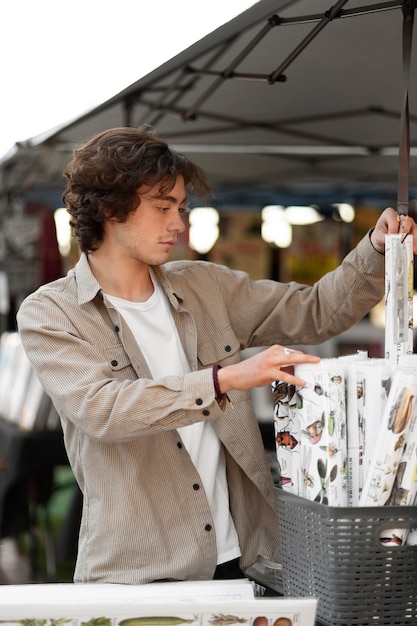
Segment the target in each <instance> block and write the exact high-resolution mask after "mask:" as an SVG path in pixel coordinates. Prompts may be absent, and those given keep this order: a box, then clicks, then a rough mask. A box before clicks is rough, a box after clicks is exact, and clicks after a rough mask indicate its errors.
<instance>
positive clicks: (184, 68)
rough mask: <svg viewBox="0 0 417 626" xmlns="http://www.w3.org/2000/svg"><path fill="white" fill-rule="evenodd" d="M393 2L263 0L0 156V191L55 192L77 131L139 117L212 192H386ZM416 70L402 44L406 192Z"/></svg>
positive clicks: (396, 98) (397, 32)
mask: <svg viewBox="0 0 417 626" xmlns="http://www.w3.org/2000/svg"><path fill="white" fill-rule="evenodd" d="M403 6H404V5H403V3H402V2H398V1H397V2H394V1H386V2H376V1H374V2H369V3H368V4H366V3H365V0H338V1H337V2H336V3H335V4H332V2H331V0H314V3H312V2H311V1H310V0H261V1H260V2H257V3H256V4H254V6H253V7H251V8H250V9H249V10H247V11H245V12H244V13H242V14H241V15H238V16H237V17H236V18H235V19H233V20H231V21H230V22H228V23H227V24H225V25H224V26H222V27H221V28H219V29H217V30H215V31H214V32H212V33H211V34H209V35H208V36H207V37H205V38H203V39H202V40H200V41H198V42H197V43H196V44H194V45H193V46H191V47H190V48H188V49H187V50H185V51H184V52H182V53H181V54H179V55H177V56H176V57H174V58H173V59H171V60H170V61H169V62H167V63H165V64H164V65H162V66H160V67H159V68H157V69H156V70H155V71H153V72H151V73H150V74H148V75H147V76H145V77H143V78H140V79H139V80H138V81H137V82H135V83H133V84H132V85H130V86H129V87H127V88H126V89H125V90H123V91H122V92H121V93H119V94H117V95H115V96H114V97H113V98H111V99H109V100H108V101H106V102H104V103H103V104H102V105H100V106H99V107H97V108H95V109H93V110H91V111H90V112H88V113H87V114H85V115H83V116H81V117H79V118H78V119H76V120H74V121H72V122H71V123H67V124H65V125H63V126H62V127H61V128H58V129H54V130H52V131H50V132H46V133H45V134H44V135H42V136H40V137H35V138H32V139H29V140H28V141H26V142H24V143H21V144H19V145H16V147H15V149H14V150H13V151H12V152H11V153H10V154H9V155H8V156H7V157H6V158H5V159H3V162H2V163H0V170H1V173H2V182H1V183H0V186H1V189H2V191H3V192H4V193H5V194H9V195H12V196H16V194H17V195H18V194H28V193H30V192H32V193H33V192H34V191H37V192H40V191H43V192H46V191H49V192H51V191H52V192H58V191H60V190H61V189H62V185H63V178H62V169H63V167H64V165H65V163H66V161H67V160H68V158H69V157H70V155H71V152H72V150H73V149H74V147H76V146H77V145H78V143H79V142H83V141H85V140H86V139H87V138H88V137H89V136H91V135H92V134H94V133H96V132H98V131H101V130H104V129H107V128H110V127H115V126H123V125H133V126H137V125H141V124H143V123H149V124H152V125H153V126H155V127H156V129H157V130H158V132H159V133H160V134H161V135H162V136H163V137H164V138H166V139H167V140H168V141H169V142H170V143H171V144H173V145H174V146H175V147H176V148H177V149H178V150H180V151H182V152H185V153H187V154H189V155H191V156H192V157H193V158H194V159H195V160H196V161H197V162H198V163H199V164H201V165H202V166H203V167H204V168H205V169H206V171H207V172H208V174H209V176H210V179H211V181H212V183H213V184H214V185H216V186H217V187H220V188H221V189H223V194H222V197H223V199H224V202H230V203H232V204H236V203H240V204H244V203H245V202H247V201H249V202H253V199H254V197H256V198H258V199H259V202H260V203H261V204H262V203H265V202H268V201H271V200H273V201H279V200H280V198H281V200H282V198H284V201H285V199H288V198H291V199H292V200H293V201H294V200H296V199H300V198H301V197H304V196H306V197H308V198H309V201H310V202H314V201H316V202H317V199H318V198H319V197H320V198H328V200H329V201H351V200H354V199H355V198H360V199H361V200H362V201H366V200H367V199H371V200H372V201H374V202H381V206H383V205H385V204H386V203H387V202H392V201H393V200H394V201H395V194H396V185H397V175H398V146H399V141H400V120H401V110H402V106H403V98H404V80H403V69H402V23H403V10H402V9H403ZM138 10H139V9H138ZM312 11H314V13H313V12H312ZM415 67H416V64H415V54H413V59H412V64H411V80H410V89H409V105H410V137H411V150H410V153H411V158H410V168H411V176H410V181H411V185H410V187H411V191H410V192H411V194H412V195H413V194H414V191H413V188H414V185H415V182H416V179H415V173H417V145H416V142H417V97H416V96H417V81H415V80H413V76H414V73H415ZM115 71H117V70H115ZM414 146H415V147H414ZM274 199H275V200H274Z"/></svg>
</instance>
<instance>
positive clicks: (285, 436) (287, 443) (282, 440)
mask: <svg viewBox="0 0 417 626" xmlns="http://www.w3.org/2000/svg"><path fill="white" fill-rule="evenodd" d="M275 438H276V442H277V445H278V446H282V447H285V448H290V450H293V449H294V448H295V447H296V446H298V440H297V439H296V438H295V437H294V435H293V434H291V433H290V431H289V430H281V431H280V432H278V433H277V434H276V437H275Z"/></svg>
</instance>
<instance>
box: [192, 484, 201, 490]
mask: <svg viewBox="0 0 417 626" xmlns="http://www.w3.org/2000/svg"><path fill="white" fill-rule="evenodd" d="M193 489H194V491H198V490H199V489H200V485H199V484H198V483H194V485H193Z"/></svg>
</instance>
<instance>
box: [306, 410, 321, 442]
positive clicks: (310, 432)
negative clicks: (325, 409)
mask: <svg viewBox="0 0 417 626" xmlns="http://www.w3.org/2000/svg"><path fill="white" fill-rule="evenodd" d="M324 423H325V414H324V413H322V415H321V419H320V420H316V421H315V422H312V423H311V424H309V425H308V426H306V428H305V430H303V431H302V434H303V435H305V436H306V437H307V438H308V439H309V441H310V443H312V444H313V445H314V444H316V443H319V441H320V439H321V438H322V435H323V429H324Z"/></svg>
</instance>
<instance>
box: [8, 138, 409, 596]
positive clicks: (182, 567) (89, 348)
mask: <svg viewBox="0 0 417 626" xmlns="http://www.w3.org/2000/svg"><path fill="white" fill-rule="evenodd" d="M66 178H67V188H66V190H65V193H64V201H65V202H66V205H67V207H68V211H69V213H70V215H71V223H72V226H73V229H74V233H75V235H76V237H77V238H78V241H79V245H80V248H81V251H82V254H81V257H80V260H79V262H78V263H77V265H76V267H75V268H74V269H72V270H71V271H70V272H69V273H68V275H67V276H66V277H65V278H62V279H59V280H57V281H55V282H54V283H51V284H49V285H45V286H43V287H41V288H40V289H39V290H38V291H37V292H36V293H34V294H32V295H30V296H29V297H28V298H27V299H26V300H25V302H24V303H23V304H22V306H21V308H20V311H19V313H18V328H19V331H20V334H21V337H22V340H23V344H24V347H25V350H26V352H27V354H28V356H29V358H30V360H31V362H32V364H33V367H34V369H35V370H36V372H37V373H38V375H39V377H40V379H41V381H42V383H43V385H44V387H45V390H46V392H47V393H48V394H49V395H50V396H51V398H52V400H53V402H54V404H55V406H56V408H57V410H58V412H59V414H60V417H61V420H62V426H63V432H64V437H65V444H66V447H67V451H68V457H69V460H70V463H71V467H72V469H73V471H74V474H75V476H76V479H77V481H78V483H79V485H80V488H81V491H82V493H83V514H82V522H81V529H80V537H79V550H78V557H77V563H76V569H75V576H74V580H75V582H94V581H97V582H111V583H128V584H138V583H147V582H150V581H155V580H193V579H195V580H198V579H212V578H213V577H215V578H218V577H229V578H235V577H237V576H241V575H242V574H241V572H242V570H245V568H247V567H248V566H249V565H251V564H252V563H253V562H254V561H255V560H256V559H257V558H258V557H265V558H267V559H271V560H276V559H277V558H278V531H277V520H276V512H275V497H274V490H273V482H272V477H271V472H270V468H269V466H268V463H267V461H266V458H265V455H264V449H263V445H262V439H261V436H260V433H259V428H258V424H257V421H256V418H255V415H254V412H253V409H252V407H251V404H250V400H249V389H250V388H251V387H257V386H264V385H267V384H270V383H271V382H272V381H274V380H276V379H281V380H284V381H287V382H291V383H293V384H303V381H301V380H299V379H297V378H295V377H294V376H293V375H292V373H291V368H288V366H290V365H291V364H295V363H314V362H317V361H318V360H319V359H318V358H316V357H313V356H309V355H307V354H304V353H303V352H300V351H298V350H296V351H294V350H289V349H287V348H284V347H283V346H287V345H291V344H292V345H294V344H317V343H320V342H322V341H325V340H326V339H328V338H329V337H331V336H333V335H336V334H338V333H340V332H342V331H344V330H345V329H347V328H349V327H350V326H351V325H352V324H353V323H354V322H356V321H358V320H359V319H361V318H362V317H363V316H364V315H365V314H366V313H367V312H368V311H369V309H370V308H371V307H372V306H373V305H375V304H376V303H377V302H379V301H380V300H381V298H382V297H383V293H384V257H383V251H384V242H385V233H386V232H388V231H389V232H397V231H398V221H397V217H396V212H395V211H394V210H392V209H387V210H386V211H385V212H384V213H383V214H382V216H381V217H380V218H379V220H378V222H377V224H376V226H375V228H374V229H373V230H372V231H371V233H369V234H368V235H366V237H365V238H364V239H363V240H362V241H361V242H360V243H359V245H358V246H357V248H356V249H355V250H353V251H352V252H351V253H350V254H349V255H348V256H347V257H346V259H345V260H344V262H343V263H342V264H341V266H340V267H339V268H338V269H337V270H336V271H334V272H332V273H329V274H327V275H326V276H324V277H323V278H322V279H321V280H320V281H319V282H318V283H317V284H315V285H314V286H306V285H298V284H294V283H291V284H282V283H278V282H274V281H270V280H261V281H252V280H251V279H250V278H249V277H248V276H247V275H246V274H245V273H243V272H238V271H232V270H230V269H228V268H226V267H223V266H218V265H215V264H212V263H206V262H198V261H192V262H189V261H177V262H172V263H167V261H168V258H169V253H170V251H171V249H172V248H173V246H174V245H175V242H176V240H177V238H178V235H179V233H181V232H182V231H183V230H184V228H185V226H184V214H185V212H186V205H187V198H188V195H189V194H190V193H196V194H198V195H201V196H203V195H205V194H206V193H207V192H208V191H209V185H208V183H207V180H206V177H205V175H204V172H202V170H201V169H200V168H199V167H197V166H196V165H195V164H193V163H192V162H191V161H189V160H188V159H187V158H186V157H184V156H182V155H179V154H177V153H175V152H174V151H173V150H171V149H170V148H169V147H168V145H166V143H164V142H163V141H161V140H160V139H159V138H158V137H157V136H156V134H155V133H154V131H153V130H151V129H135V128H119V129H113V130H109V131H107V132H104V133H102V134H99V135H97V136H96V137H94V138H93V139H91V140H90V141H89V142H88V143H87V144H86V145H85V146H84V147H82V148H81V149H79V150H78V151H77V152H76V153H75V156H74V158H73V160H72V162H71V163H70V165H69V166H68V168H67V171H66ZM406 228H407V230H410V231H414V233H415V231H416V226H415V224H414V222H413V221H412V220H411V219H410V218H407V222H406ZM415 240H416V241H417V237H416V239H415ZM254 346H262V347H266V346H269V347H266V348H265V350H263V351H262V352H260V353H257V354H256V355H255V356H253V357H251V358H249V359H247V360H243V361H242V360H241V356H240V351H241V349H243V348H248V347H254Z"/></svg>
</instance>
